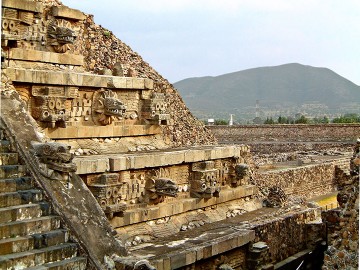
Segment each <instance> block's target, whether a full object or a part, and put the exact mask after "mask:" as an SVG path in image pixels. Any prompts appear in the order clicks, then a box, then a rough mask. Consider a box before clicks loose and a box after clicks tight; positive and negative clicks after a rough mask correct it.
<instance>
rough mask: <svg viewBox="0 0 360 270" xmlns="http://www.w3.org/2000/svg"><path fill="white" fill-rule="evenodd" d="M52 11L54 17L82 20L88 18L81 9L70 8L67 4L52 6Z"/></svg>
mask: <svg viewBox="0 0 360 270" xmlns="http://www.w3.org/2000/svg"><path fill="white" fill-rule="evenodd" d="M51 12H52V15H53V16H54V17H61V18H68V19H73V20H77V21H82V20H85V19H86V16H85V14H84V13H82V12H81V11H80V10H77V9H73V8H69V7H67V6H60V7H56V6H53V7H51Z"/></svg>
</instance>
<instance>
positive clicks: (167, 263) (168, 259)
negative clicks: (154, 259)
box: [163, 258, 172, 269]
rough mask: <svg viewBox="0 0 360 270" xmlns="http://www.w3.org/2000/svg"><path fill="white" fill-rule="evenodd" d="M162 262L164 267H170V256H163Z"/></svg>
mask: <svg viewBox="0 0 360 270" xmlns="http://www.w3.org/2000/svg"><path fill="white" fill-rule="evenodd" d="M163 262H164V269H172V268H171V260H170V258H164V259H163Z"/></svg>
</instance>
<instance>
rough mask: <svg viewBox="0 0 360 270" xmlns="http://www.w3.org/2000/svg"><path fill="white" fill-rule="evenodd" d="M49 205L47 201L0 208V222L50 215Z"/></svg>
mask: <svg viewBox="0 0 360 270" xmlns="http://www.w3.org/2000/svg"><path fill="white" fill-rule="evenodd" d="M50 212H51V207H50V205H49V203H47V202H40V203H36V204H20V205H14V206H9V207H3V208H0V223H6V222H13V221H17V220H24V219H30V218H38V217H41V216H46V215H50Z"/></svg>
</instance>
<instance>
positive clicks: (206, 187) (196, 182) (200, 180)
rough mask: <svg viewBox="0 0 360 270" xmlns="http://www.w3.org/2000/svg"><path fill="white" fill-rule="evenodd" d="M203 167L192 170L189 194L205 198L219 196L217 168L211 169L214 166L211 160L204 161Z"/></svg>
mask: <svg viewBox="0 0 360 270" xmlns="http://www.w3.org/2000/svg"><path fill="white" fill-rule="evenodd" d="M203 167H204V169H197V170H194V171H193V175H192V179H191V181H190V196H191V197H193V198H205V199H210V198H211V197H219V193H220V186H219V183H218V170H217V169H211V167H212V168H213V167H214V164H213V162H211V161H208V162H204V164H203Z"/></svg>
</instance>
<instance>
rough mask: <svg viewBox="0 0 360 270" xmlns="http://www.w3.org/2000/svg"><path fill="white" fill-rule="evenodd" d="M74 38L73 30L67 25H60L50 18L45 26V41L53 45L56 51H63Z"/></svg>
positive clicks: (65, 50)
mask: <svg viewBox="0 0 360 270" xmlns="http://www.w3.org/2000/svg"><path fill="white" fill-rule="evenodd" d="M75 39H76V34H75V31H73V30H71V29H70V28H69V27H66V26H60V25H58V24H57V22H56V21H55V20H51V21H50V22H49V24H48V27H47V43H48V45H51V46H53V48H54V50H55V51H56V52H57V53H65V52H67V51H68V50H69V49H70V47H69V45H70V44H73V43H74V42H75Z"/></svg>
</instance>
